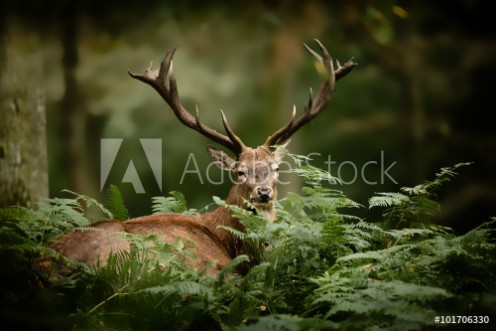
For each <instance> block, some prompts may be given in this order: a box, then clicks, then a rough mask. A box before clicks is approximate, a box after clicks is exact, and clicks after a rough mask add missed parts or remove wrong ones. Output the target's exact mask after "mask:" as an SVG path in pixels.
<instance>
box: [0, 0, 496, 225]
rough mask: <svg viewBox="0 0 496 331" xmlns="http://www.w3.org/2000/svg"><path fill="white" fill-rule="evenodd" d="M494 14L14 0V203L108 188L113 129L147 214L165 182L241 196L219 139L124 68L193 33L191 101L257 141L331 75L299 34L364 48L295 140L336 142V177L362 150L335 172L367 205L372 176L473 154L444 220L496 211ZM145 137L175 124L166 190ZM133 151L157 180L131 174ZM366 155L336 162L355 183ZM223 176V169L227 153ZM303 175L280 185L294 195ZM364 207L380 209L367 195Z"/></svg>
mask: <svg viewBox="0 0 496 331" xmlns="http://www.w3.org/2000/svg"><path fill="white" fill-rule="evenodd" d="M489 6H492V8H489ZM494 13H495V11H494V5H493V4H491V3H488V2H482V1H471V0H454V1H449V2H440V1H389V0H382V1H339V2H338V1H334V2H331V1H317V0H313V1H292V0H279V1H236V2H235V4H234V3H233V4H229V5H227V4H226V2H221V1H159V0H154V1H147V2H146V4H145V2H138V1H129V0H120V1H113V0H108V1H94V0H86V1H84V0H81V1H66V0H57V1H42V0H24V1H2V3H1V4H0V16H1V18H0V37H1V41H0V61H1V66H0V68H1V69H0V70H1V71H0V84H1V90H0V101H1V103H0V106H1V109H0V111H1V117H0V165H1V166H2V168H1V169H0V173H2V175H1V176H2V177H1V178H0V179H1V180H2V186H3V187H2V188H1V190H2V191H1V192H0V196H2V201H1V203H2V204H3V205H5V204H16V203H20V204H30V203H32V202H33V201H35V200H36V199H38V198H43V197H47V196H48V195H49V196H51V197H61V196H63V195H64V194H63V193H62V192H61V191H62V190H63V189H69V190H72V191H76V192H78V193H83V194H88V195H90V196H92V197H95V198H98V199H101V198H102V195H103V194H102V193H101V191H100V141H101V139H102V138H124V142H123V145H122V146H121V149H120V151H119V154H118V155H117V158H116V160H115V163H114V166H113V168H112V171H111V173H110V176H109V178H108V179H107V181H106V183H105V187H104V189H105V188H106V187H108V186H109V185H110V184H114V185H116V186H118V187H119V188H120V189H121V191H122V192H123V194H124V199H125V201H126V204H127V206H128V208H129V212H130V214H131V215H132V216H138V215H142V214H148V213H150V210H151V209H150V207H151V206H150V202H149V201H150V197H151V196H157V195H162V194H167V192H169V191H172V190H175V191H181V192H183V193H184V194H185V196H186V198H187V200H188V201H189V203H190V206H191V207H194V208H198V209H200V208H202V207H203V206H205V205H207V204H209V203H211V196H212V195H217V196H219V197H225V196H227V193H228V190H229V186H230V184H229V183H226V184H225V185H214V184H211V183H209V182H208V180H207V178H206V176H207V173H206V169H207V166H208V164H209V160H208V158H207V153H206V149H205V145H206V143H209V142H208V141H207V139H206V138H204V137H203V136H201V135H199V134H197V133H194V132H193V131H192V130H190V129H188V128H186V127H184V126H183V125H181V124H180V123H179V121H178V120H177V119H176V118H175V117H174V116H173V114H172V111H171V110H170V109H169V108H168V106H167V105H166V104H165V102H163V101H162V99H161V98H160V97H159V96H158V94H157V93H156V92H155V91H153V90H152V89H151V88H150V87H149V86H146V85H144V84H142V83H140V82H137V81H135V80H133V79H131V78H130V77H129V76H128V74H127V70H132V71H134V72H140V73H141V72H143V71H144V70H145V69H146V67H147V66H148V64H149V62H150V60H153V61H154V63H155V65H158V64H159V62H160V61H161V59H162V57H163V54H164V53H165V51H167V50H170V49H172V48H174V47H178V50H177V52H176V55H175V58H174V72H175V75H176V78H177V80H178V87H179V92H180V96H181V100H182V103H183V104H184V105H185V106H186V107H187V108H188V109H189V110H190V111H194V107H195V105H198V107H199V109H200V111H201V117H202V120H203V122H205V123H206V124H208V125H209V126H211V127H213V128H216V129H218V130H219V131H222V130H221V128H222V124H221V120H220V116H219V111H218V110H219V109H220V108H222V109H223V110H224V111H225V112H226V115H227V117H228V119H229V121H230V123H231V126H232V127H233V128H234V130H235V131H236V133H237V134H238V135H239V136H240V137H242V139H243V140H244V142H245V143H246V144H247V145H250V146H257V145H259V144H261V143H263V142H264V141H265V139H266V138H267V136H268V135H270V134H271V133H272V132H273V131H275V130H276V129H278V128H279V127H281V126H282V125H283V124H285V123H286V122H287V121H288V120H289V117H290V114H291V110H292V107H293V104H296V106H297V110H298V111H300V112H301V111H302V109H303V106H304V105H305V102H306V101H307V98H308V90H309V88H310V87H313V88H314V90H315V89H317V88H318V84H319V82H320V79H321V78H320V77H319V74H318V72H317V70H316V68H315V66H314V64H315V63H314V61H313V59H312V58H311V56H310V55H308V54H307V53H306V52H305V51H304V49H303V47H302V43H303V42H305V43H307V44H309V45H311V46H314V45H315V44H314V43H313V39H314V38H318V39H320V40H321V41H322V42H323V44H324V45H326V47H327V48H328V49H329V51H330V52H331V54H332V55H333V56H334V57H335V58H337V59H339V60H340V61H341V63H343V62H345V61H346V60H348V59H349V58H350V57H354V58H355V61H356V62H358V64H359V66H358V67H357V68H355V70H354V71H353V72H352V73H351V74H350V75H348V76H347V77H346V78H344V79H343V80H342V81H340V82H339V83H338V86H337V92H336V94H335V97H334V99H333V101H332V102H331V104H330V106H329V107H328V109H326V111H325V112H324V113H323V114H321V116H320V117H319V118H318V119H317V120H315V121H313V122H312V123H310V124H309V125H307V126H306V127H304V128H303V129H301V130H300V131H299V132H298V133H297V134H296V135H295V136H294V137H293V141H292V143H291V145H290V146H289V150H290V151H291V152H293V153H299V154H304V155H307V154H309V153H320V155H321V156H317V154H315V155H314V157H313V159H314V161H313V163H312V164H313V165H316V166H321V167H324V168H327V165H326V164H325V163H324V162H325V161H326V160H327V157H328V155H331V157H332V161H335V162H336V164H335V165H334V166H333V168H331V172H332V173H333V175H335V176H337V175H338V174H337V173H336V171H337V167H338V166H339V165H340V164H343V162H347V161H349V162H353V163H354V164H355V165H356V166H357V168H358V174H357V175H358V176H357V179H356V180H355V181H353V183H349V184H346V185H341V186H339V185H337V186H336V188H337V189H339V190H342V191H343V192H344V193H345V194H346V195H347V196H348V197H350V198H351V199H353V200H355V201H357V202H359V203H361V204H364V205H367V199H368V197H370V196H372V194H373V193H374V192H383V191H396V190H397V189H398V188H399V187H402V186H414V185H416V184H420V183H421V182H423V181H424V180H426V179H432V178H433V176H434V173H436V172H437V171H438V170H439V169H440V168H441V167H444V166H451V165H454V164H456V163H459V162H474V163H473V165H471V166H470V167H468V168H463V169H462V170H461V172H462V174H461V175H460V176H459V178H458V179H457V180H455V181H453V182H452V183H449V184H448V185H446V187H445V188H444V189H443V191H442V192H440V196H441V202H442V203H441V205H442V206H443V210H442V212H441V213H440V215H439V218H438V222H439V223H440V224H444V225H449V226H451V227H454V228H455V229H456V230H458V231H460V232H463V231H465V230H467V229H469V228H473V227H474V226H475V225H477V224H479V223H482V222H484V221H487V220H488V219H489V217H491V216H495V215H496V213H495V206H496V176H494V170H495V169H496V158H495V152H496V133H495V130H494V121H493V120H492V111H491V109H492V108H493V107H494V105H493V103H492V102H493V99H492V93H493V90H492V89H493V88H494V76H495V74H496V70H495V69H496V68H495V67H496V61H495V59H496V43H495V31H494V23H492V22H493V21H494ZM45 123H46V131H45ZM45 136H46V142H45V138H44V137H45ZM140 138H159V139H162V140H163V145H162V149H163V151H162V156H163V173H162V176H163V187H162V192H161V191H160V189H159V186H158V185H157V183H156V181H155V179H154V177H153V173H152V171H151V169H150V166H149V164H148V163H147V161H146V158H145V156H144V153H143V149H142V147H141V145H140V143H139V139H140ZM12 141H14V142H15V143H16V144H18V145H17V146H23V147H16V148H20V149H16V148H13V147H12V145H13V143H12ZM19 150H21V151H22V152H19ZM13 151H17V152H13ZM190 153H193V155H194V157H195V160H196V161H197V167H198V169H199V170H200V171H201V176H202V182H203V183H201V181H200V178H199V177H198V176H197V175H194V174H192V173H188V174H186V175H185V176H184V182H183V183H181V177H182V174H183V171H184V169H185V167H186V165H189V168H188V169H189V170H194V168H195V167H194V166H195V164H192V163H188V159H190V158H191V156H190ZM46 159H48V163H46ZM131 159H132V161H133V162H134V164H135V166H136V168H137V170H138V173H139V175H140V178H141V180H142V182H143V185H144V188H145V191H146V193H145V194H136V193H135V192H134V189H133V186H132V185H131V184H130V183H121V181H122V177H123V175H124V172H125V170H126V167H127V166H128V164H129V161H130V160H131ZM369 161H376V162H378V164H377V165H374V164H371V165H369V166H368V167H367V168H366V171H365V177H366V180H367V181H369V182H373V181H377V184H376V185H369V184H367V183H366V182H365V181H364V180H363V179H362V178H361V174H360V169H361V167H362V166H363V165H365V164H366V163H367V162H369ZM381 161H382V162H383V163H384V166H383V169H384V170H385V169H387V168H388V167H389V166H390V165H391V164H393V163H394V165H393V166H392V167H391V169H390V170H389V171H388V174H389V175H390V176H391V177H392V178H393V179H394V181H392V180H390V179H389V177H387V176H385V177H384V175H382V177H381V166H380V164H381ZM395 162H396V163H395ZM9 169H14V170H15V169H17V170H15V171H14V170H12V171H13V172H12V173H9ZM354 172H355V170H354V169H353V168H352V166H351V165H350V164H345V165H343V166H342V168H341V171H340V173H339V175H340V176H341V177H342V179H343V180H344V181H345V182H351V180H352V179H353V177H354V175H355V173H354ZM47 173H48V177H47V176H46V174H47ZM208 175H210V176H211V177H213V178H216V179H218V178H219V176H220V174H219V171H217V170H215V171H214V170H213V168H212V169H210V172H209V173H208ZM13 178H14V179H15V180H13ZM7 182H8V183H9V184H8V185H7V184H6V183H7ZM381 182H382V183H381ZM395 182H396V183H395ZM297 185H298V183H295V182H294V183H293V184H292V185H291V186H283V187H282V188H281V189H282V191H283V192H282V193H281V195H282V196H284V191H288V190H297V189H298V188H297ZM21 186H22V189H19V187H21ZM48 189H49V190H48ZM13 192H15V194H13ZM19 192H21V193H19ZM23 192H24V193H23ZM357 213H358V214H359V215H360V214H361V215H362V216H365V215H367V220H368V221H374V214H373V213H370V212H369V211H368V210H366V208H364V209H363V210H361V211H358V212H357Z"/></svg>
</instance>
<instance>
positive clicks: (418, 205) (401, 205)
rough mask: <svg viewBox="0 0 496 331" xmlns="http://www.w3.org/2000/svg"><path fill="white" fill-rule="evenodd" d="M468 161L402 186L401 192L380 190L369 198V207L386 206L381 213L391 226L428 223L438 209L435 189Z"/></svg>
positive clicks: (448, 179) (466, 164)
mask: <svg viewBox="0 0 496 331" xmlns="http://www.w3.org/2000/svg"><path fill="white" fill-rule="evenodd" d="M468 165H470V163H459V164H456V165H455V166H453V167H446V168H442V169H441V171H440V172H438V173H437V174H436V178H435V179H434V180H432V181H427V182H425V183H423V184H420V185H417V186H415V187H402V188H401V191H402V193H397V192H381V193H377V195H376V196H374V197H371V198H370V199H369V207H370V208H372V207H387V208H386V210H385V212H384V213H383V216H384V220H385V222H387V223H388V225H389V226H393V227H405V226H412V225H421V224H426V223H429V221H430V220H431V219H432V216H434V215H436V214H437V213H438V212H439V210H440V205H439V203H438V202H437V201H436V200H435V197H436V190H437V189H439V188H440V187H441V186H442V185H443V184H444V183H446V182H448V181H450V180H451V178H452V177H454V176H455V175H456V174H457V173H456V172H455V170H456V169H458V168H460V167H463V166H468Z"/></svg>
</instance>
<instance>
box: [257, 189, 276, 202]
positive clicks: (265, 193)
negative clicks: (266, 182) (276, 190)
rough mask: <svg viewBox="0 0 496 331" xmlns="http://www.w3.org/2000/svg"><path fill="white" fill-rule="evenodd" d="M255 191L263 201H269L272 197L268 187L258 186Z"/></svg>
mask: <svg viewBox="0 0 496 331" xmlns="http://www.w3.org/2000/svg"><path fill="white" fill-rule="evenodd" d="M257 193H258V197H259V198H260V200H262V201H263V202H267V201H269V199H270V198H271V197H272V189H271V188H270V187H259V188H258V189H257Z"/></svg>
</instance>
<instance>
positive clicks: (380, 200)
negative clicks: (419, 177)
mask: <svg viewBox="0 0 496 331" xmlns="http://www.w3.org/2000/svg"><path fill="white" fill-rule="evenodd" d="M376 194H378V196H374V197H371V198H370V199H369V208H373V207H391V206H396V205H400V204H403V203H405V202H408V201H410V197H408V196H406V195H404V194H401V193H395V192H379V193H376Z"/></svg>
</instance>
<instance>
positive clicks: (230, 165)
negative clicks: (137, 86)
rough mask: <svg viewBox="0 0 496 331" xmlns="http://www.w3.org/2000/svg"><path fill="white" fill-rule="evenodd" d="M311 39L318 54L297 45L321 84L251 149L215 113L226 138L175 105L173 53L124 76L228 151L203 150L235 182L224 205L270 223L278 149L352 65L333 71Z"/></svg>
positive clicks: (315, 111) (316, 110)
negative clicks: (250, 210)
mask: <svg viewBox="0 0 496 331" xmlns="http://www.w3.org/2000/svg"><path fill="white" fill-rule="evenodd" d="M315 41H316V42H317V44H318V46H319V48H320V51H321V53H322V55H320V54H318V53H317V52H315V51H314V50H312V49H311V48H310V47H308V46H307V45H306V44H303V45H304V47H305V48H306V49H307V50H308V51H309V52H310V54H312V55H313V56H314V57H315V58H316V59H317V60H318V61H320V62H321V63H322V64H323V66H324V68H325V69H326V73H327V76H326V78H325V79H324V80H323V81H322V83H321V85H320V88H319V90H318V92H317V94H316V96H315V97H314V96H313V93H312V90H310V98H309V100H308V103H307V105H306V106H305V109H304V111H303V114H302V115H301V116H300V117H299V118H298V119H296V106H295V107H293V113H292V116H291V120H290V121H289V122H288V124H286V125H285V126H283V127H282V128H280V129H279V130H277V131H275V132H274V134H272V135H271V136H270V137H268V138H267V140H266V141H265V143H264V144H263V145H261V146H258V147H257V148H250V147H247V146H245V144H244V143H243V142H242V140H241V139H240V138H239V137H238V136H237V135H236V134H235V133H234V132H233V130H232V129H231V127H230V126H229V123H228V121H227V119H226V116H225V114H224V112H223V111H222V110H221V111H220V113H221V118H222V123H223V126H224V129H225V131H226V135H224V134H221V133H219V132H217V131H216V130H214V129H212V128H210V127H208V126H206V125H204V124H203V123H201V122H200V114H199V110H198V107H197V108H196V112H195V116H193V115H191V113H190V112H188V111H187V110H186V109H185V108H184V106H183V105H182V104H181V102H180V101H179V93H178V89H177V84H176V79H175V77H174V74H173V72H172V58H173V56H174V53H175V49H174V50H172V51H169V52H167V53H166V54H165V57H164V59H163V60H162V62H161V64H160V67H159V68H158V69H153V67H152V63H150V66H149V67H148V69H147V70H146V72H145V74H144V75H141V74H136V73H132V72H129V75H131V77H133V78H135V79H138V80H140V81H142V82H144V83H146V84H148V85H150V86H152V87H153V88H154V89H155V90H156V91H157V92H158V93H159V94H160V95H161V96H162V98H163V99H164V100H165V102H166V103H167V104H168V105H169V106H170V107H171V109H172V111H173V112H174V114H175V115H176V117H177V118H178V119H179V121H181V123H183V124H184V125H186V126H187V127H189V128H191V129H193V130H195V131H198V132H199V133H201V134H202V135H204V136H205V137H207V138H209V139H210V140H212V141H214V142H216V143H218V144H220V145H222V146H224V147H226V148H227V149H229V150H230V151H232V152H233V153H234V157H231V156H229V155H228V154H227V153H225V152H224V151H222V150H219V149H217V148H215V147H213V146H208V149H207V150H208V154H209V155H210V158H211V159H212V161H213V162H215V164H216V165H217V166H218V167H219V168H221V169H222V170H226V171H230V172H231V173H232V174H233V177H234V178H235V179H236V180H235V184H234V186H233V187H232V189H231V192H230V194H229V196H228V199H227V200H226V202H227V203H229V204H235V205H238V206H245V204H244V201H249V202H250V203H251V205H252V206H254V207H255V208H256V209H257V210H258V211H263V212H265V213H266V214H267V216H269V218H270V219H273V218H274V217H275V213H274V208H273V201H274V200H275V199H276V198H277V180H278V170H279V163H280V161H281V157H282V154H283V153H282V151H283V149H284V147H286V146H287V144H288V143H289V138H290V137H291V136H292V135H293V134H294V133H295V132H296V131H298V129H300V128H301V127H302V126H303V125H305V124H306V123H308V122H309V121H311V120H312V119H314V118H315V117H316V116H317V115H319V114H320V113H321V112H322V111H323V110H324V108H325V107H326V105H327V104H328V102H329V101H330V100H331V97H332V95H333V93H334V90H335V86H336V80H338V79H340V78H341V77H344V76H345V75H346V74H348V73H349V72H350V71H351V70H352V69H353V67H354V66H355V65H356V63H354V62H353V61H352V59H350V60H349V61H348V62H346V63H345V64H344V65H343V66H341V65H340V64H339V62H336V65H337V68H336V69H335V67H334V63H333V61H332V58H331V56H330V55H329V52H328V51H327V49H326V48H325V47H324V46H323V45H322V43H321V42H320V41H319V40H315Z"/></svg>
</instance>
